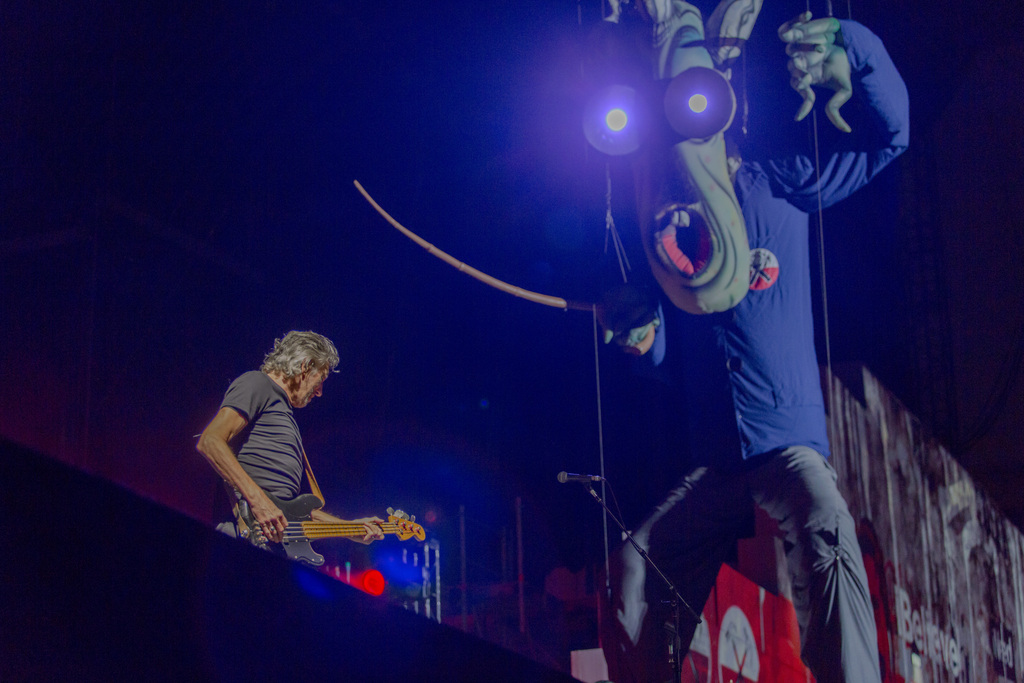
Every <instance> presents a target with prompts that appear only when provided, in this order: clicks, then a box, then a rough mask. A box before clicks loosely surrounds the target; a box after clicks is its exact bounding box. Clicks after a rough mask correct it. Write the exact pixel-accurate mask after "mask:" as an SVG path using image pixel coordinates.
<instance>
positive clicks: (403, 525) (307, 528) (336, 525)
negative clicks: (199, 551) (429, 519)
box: [235, 493, 426, 567]
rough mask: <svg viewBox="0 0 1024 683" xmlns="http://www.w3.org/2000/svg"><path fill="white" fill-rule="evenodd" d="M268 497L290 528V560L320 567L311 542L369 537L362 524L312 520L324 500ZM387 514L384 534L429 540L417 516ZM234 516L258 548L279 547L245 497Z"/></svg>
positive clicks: (286, 548)
mask: <svg viewBox="0 0 1024 683" xmlns="http://www.w3.org/2000/svg"><path fill="white" fill-rule="evenodd" d="M267 497H268V498H270V500H271V502H273V503H274V505H276V506H277V507H278V508H279V509H280V510H281V512H283V513H284V516H285V518H286V519H287V520H288V526H287V527H286V528H285V530H284V540H283V542H282V543H281V546H280V547H282V548H283V549H284V553H285V555H287V556H288V557H289V558H290V559H293V560H298V561H300V562H305V563H306V564H309V565H312V566H314V567H319V566H320V565H322V564H323V563H324V556H323V555H321V554H319V553H318V552H316V551H315V550H313V547H312V546H311V545H310V541H314V540H320V539H323V538H362V537H363V536H365V535H366V529H364V528H363V524H362V522H315V521H313V519H312V512H313V510H319V509H320V507H321V506H322V505H323V501H321V500H320V499H319V498H317V497H316V496H314V495H313V494H312V493H304V494H302V495H300V496H296V497H295V498H293V499H291V500H279V499H278V498H277V497H275V496H274V495H272V494H270V493H267ZM387 512H388V519H387V521H386V522H380V523H379V524H380V528H381V530H383V531H384V533H385V534H394V535H395V536H397V537H398V539H399V540H401V541H405V540H408V539H410V538H415V539H416V540H417V541H422V540H423V539H424V538H426V532H424V531H423V527H422V526H420V525H419V524H416V518H415V517H410V516H409V515H407V514H406V513H404V512H402V511H401V510H395V509H393V508H388V509H387ZM235 517H236V519H237V521H238V533H239V536H241V537H242V538H245V539H248V540H249V542H250V543H252V544H253V545H254V546H256V547H258V548H262V549H264V550H269V551H271V552H274V551H275V547H277V546H276V544H271V543H270V542H268V541H267V538H266V536H264V535H263V531H262V530H261V529H260V525H259V524H258V523H257V522H256V518H255V517H253V515H252V510H250V508H249V504H248V503H247V502H246V500H245V499H244V498H243V499H241V500H239V501H238V505H236V506H235Z"/></svg>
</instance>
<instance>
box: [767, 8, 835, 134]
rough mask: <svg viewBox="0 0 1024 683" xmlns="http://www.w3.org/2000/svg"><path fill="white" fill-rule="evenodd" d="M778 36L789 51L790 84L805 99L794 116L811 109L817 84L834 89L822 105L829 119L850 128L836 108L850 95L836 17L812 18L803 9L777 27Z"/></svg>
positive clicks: (798, 118) (808, 111)
mask: <svg viewBox="0 0 1024 683" xmlns="http://www.w3.org/2000/svg"><path fill="white" fill-rule="evenodd" d="M779 38H780V39H782V42H784V43H786V54H787V55H789V64H788V67H789V74H790V77H791V78H790V85H791V86H792V87H793V89H794V90H796V91H797V92H798V93H799V94H800V96H801V97H802V98H803V100H804V101H803V104H801V105H800V110H799V111H798V112H797V114H796V120H797V121H802V120H803V118H804V117H805V116H807V114H808V113H810V111H811V108H812V107H813V106H814V99H815V95H814V90H813V89H812V87H811V86H814V85H820V86H824V87H826V88H830V89H832V90H834V91H835V94H834V95H833V96H832V98H831V99H830V100H829V101H828V104H826V105H825V114H826V115H827V116H828V120H829V121H831V122H832V124H833V125H834V126H835V127H836V128H838V129H839V130H841V131H843V132H845V133H849V132H850V131H851V130H852V129H851V128H850V125H849V124H848V123H846V121H845V120H844V119H843V117H842V115H841V114H840V113H839V108H840V107H842V106H843V105H844V104H846V103H847V102H848V101H849V99H850V97H851V96H852V95H853V83H852V79H851V75H850V59H849V58H848V57H847V55H846V50H845V49H844V48H843V47H842V33H841V32H840V30H839V21H838V20H837V19H835V18H833V17H828V18H826V19H814V20H812V19H811V13H810V12H804V13H802V14H800V15H798V16H797V17H796V18H795V19H793V20H792V21H787V22H786V23H785V24H783V25H782V26H780V27H779Z"/></svg>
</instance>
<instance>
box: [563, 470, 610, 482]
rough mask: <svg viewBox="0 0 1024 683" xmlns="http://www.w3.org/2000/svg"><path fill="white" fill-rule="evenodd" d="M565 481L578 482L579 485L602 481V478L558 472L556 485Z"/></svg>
mask: <svg viewBox="0 0 1024 683" xmlns="http://www.w3.org/2000/svg"><path fill="white" fill-rule="evenodd" d="M567 481H578V482H580V483H581V484H589V483H590V482H592V481H604V477H599V476H597V475H596V474H573V473H572V472H559V473H558V483H559V484H564V483H565V482H567Z"/></svg>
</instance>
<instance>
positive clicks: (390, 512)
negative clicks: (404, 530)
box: [388, 508, 395, 517]
mask: <svg viewBox="0 0 1024 683" xmlns="http://www.w3.org/2000/svg"><path fill="white" fill-rule="evenodd" d="M388 514H389V515H391V516H392V517H394V515H395V508H388Z"/></svg>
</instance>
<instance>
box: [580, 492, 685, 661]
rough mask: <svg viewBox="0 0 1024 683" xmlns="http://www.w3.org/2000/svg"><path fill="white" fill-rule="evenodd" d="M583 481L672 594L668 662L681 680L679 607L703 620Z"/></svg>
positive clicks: (681, 658) (681, 647)
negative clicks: (670, 637)
mask: <svg viewBox="0 0 1024 683" xmlns="http://www.w3.org/2000/svg"><path fill="white" fill-rule="evenodd" d="M583 483H584V484H585V485H586V487H587V491H589V492H590V495H591V496H593V497H594V500H596V501H597V502H598V503H599V504H600V505H601V507H603V508H604V511H605V512H607V513H608V516H609V517H611V518H612V520H614V521H615V523H616V524H618V525H619V528H620V529H622V534H623V536H625V537H626V540H627V541H629V543H630V545H632V546H633V549H634V550H636V551H637V553H639V555H640V557H642V558H643V559H644V562H646V563H647V565H648V566H650V567H651V569H653V570H654V571H655V572H656V573H657V574H658V576H660V577H661V580H662V581H664V582H665V585H666V586H667V587H668V590H669V594H670V595H671V596H672V598H671V600H670V601H669V603H670V604H671V606H672V629H673V633H672V652H671V654H670V655H669V663H670V664H671V665H672V671H673V673H674V675H675V678H673V679H672V680H675V681H678V680H681V679H682V675H683V654H682V649H683V644H682V638H681V636H680V635H679V633H680V629H679V624H680V618H681V610H680V607H682V608H683V609H685V610H686V612H687V614H688V615H689V616H690V618H691V619H693V620H694V622H696V623H698V624H699V623H701V621H703V620H702V619H701V618H700V615H699V614H697V613H696V612H694V611H693V608H692V607H690V605H689V604H687V602H686V601H685V600H683V596H681V595H679V591H677V590H676V587H675V585H674V584H673V583H672V582H671V581H670V580H669V578H668V577H667V576H665V573H664V572H663V571H661V569H659V568H658V565H656V564H655V563H654V560H652V559H651V557H650V555H648V554H647V551H646V550H644V549H643V548H641V547H640V544H639V543H637V542H636V540H635V539H634V538H633V534H631V533H630V532H629V530H628V529H626V526H625V525H624V524H623V523H622V520H620V519H619V518H618V517H616V516H615V513H614V512H612V511H611V510H610V509H609V508H608V505H607V504H605V502H604V500H603V499H602V498H601V496H599V495H598V494H597V491H595V490H594V487H593V485H592V484H591V483H590V482H583Z"/></svg>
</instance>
